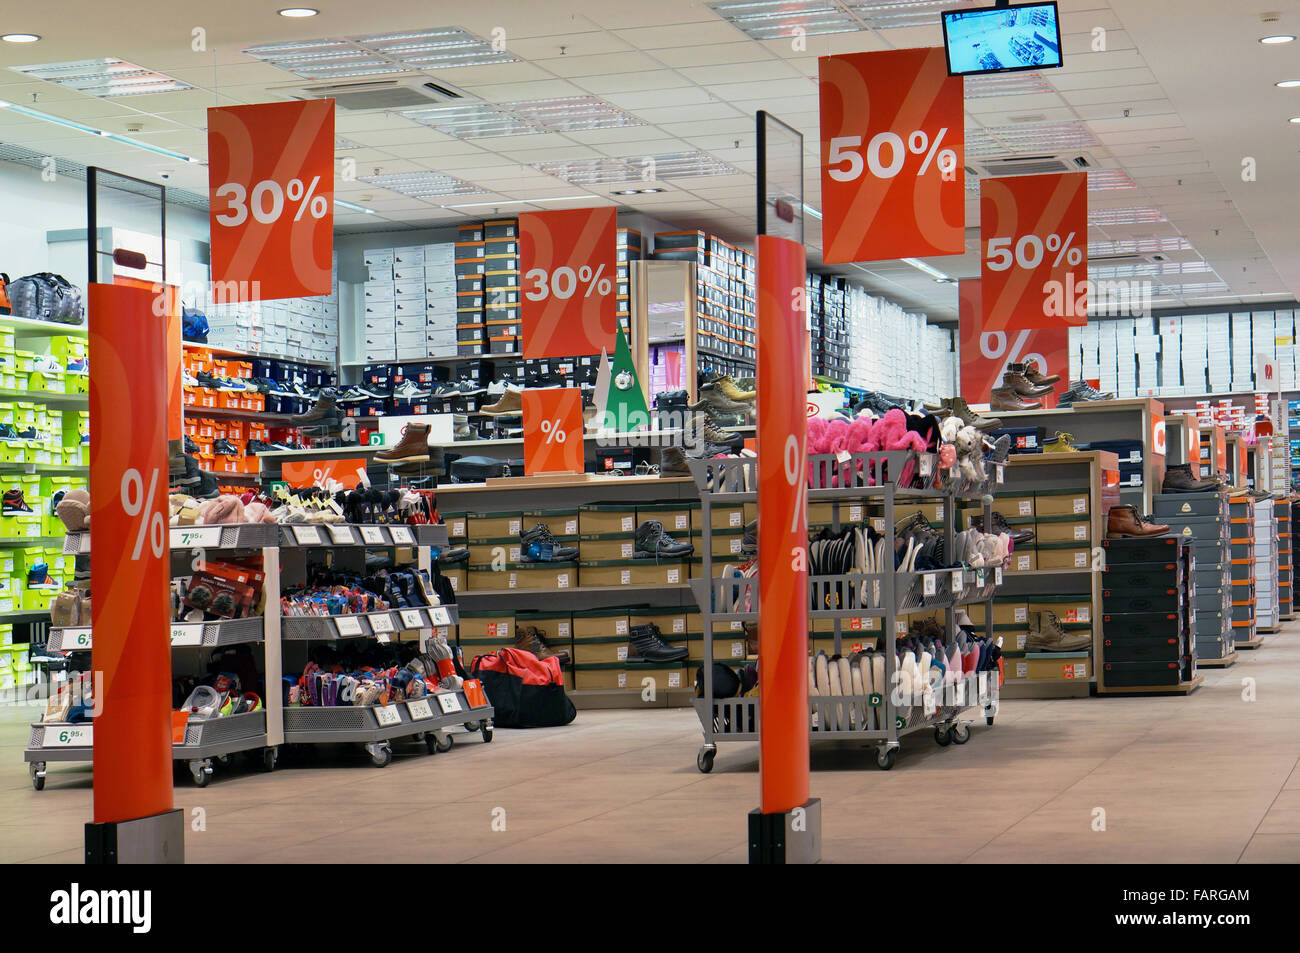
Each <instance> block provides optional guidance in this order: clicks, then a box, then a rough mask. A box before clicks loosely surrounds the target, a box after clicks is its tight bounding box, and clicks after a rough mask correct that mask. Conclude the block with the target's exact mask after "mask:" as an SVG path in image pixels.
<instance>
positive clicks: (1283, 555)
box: [1273, 500, 1294, 620]
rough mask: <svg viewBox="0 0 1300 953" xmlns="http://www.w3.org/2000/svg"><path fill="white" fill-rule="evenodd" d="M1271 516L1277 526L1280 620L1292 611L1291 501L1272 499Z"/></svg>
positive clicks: (1278, 605)
mask: <svg viewBox="0 0 1300 953" xmlns="http://www.w3.org/2000/svg"><path fill="white" fill-rule="evenodd" d="M1273 518H1274V519H1275V520H1276V526H1277V608H1278V613H1279V615H1278V618H1279V620H1280V619H1286V618H1289V617H1290V616H1291V615H1292V614H1293V611H1294V610H1293V607H1292V599H1293V596H1292V592H1291V590H1292V579H1293V578H1294V577H1293V575H1292V573H1293V565H1292V562H1291V501H1290V500H1274V501H1273Z"/></svg>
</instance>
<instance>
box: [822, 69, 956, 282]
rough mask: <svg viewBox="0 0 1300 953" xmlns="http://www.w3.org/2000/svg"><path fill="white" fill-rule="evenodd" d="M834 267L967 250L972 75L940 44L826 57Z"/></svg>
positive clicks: (825, 147)
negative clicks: (951, 71)
mask: <svg viewBox="0 0 1300 953" xmlns="http://www.w3.org/2000/svg"><path fill="white" fill-rule="evenodd" d="M818 78H819V81H820V83H819V98H820V106H821V183H822V235H823V243H824V252H823V254H822V259H823V261H824V262H825V263H826V264H832V263H843V262H851V261H881V260H885V259H895V258H908V257H925V256H929V255H960V254H961V253H962V252H963V251H965V248H966V174H965V171H964V164H965V158H964V156H965V138H966V132H965V130H966V120H965V113H964V111H963V105H962V89H963V87H962V78H961V77H960V76H949V75H948V66H947V62H946V60H945V58H944V52H943V49H942V48H940V47H933V48H925V49H914V50H886V51H880V52H874V53H850V54H847V55H844V56H823V57H821V59H820V60H819V61H818Z"/></svg>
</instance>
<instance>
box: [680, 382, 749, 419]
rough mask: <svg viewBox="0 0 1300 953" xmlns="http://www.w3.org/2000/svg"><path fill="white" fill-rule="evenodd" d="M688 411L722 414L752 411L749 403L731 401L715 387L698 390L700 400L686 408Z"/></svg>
mask: <svg viewBox="0 0 1300 953" xmlns="http://www.w3.org/2000/svg"><path fill="white" fill-rule="evenodd" d="M687 409H688V410H695V411H707V412H717V413H723V414H742V413H747V412H748V411H751V410H753V409H754V405H753V404H752V403H751V402H749V401H743V400H732V399H731V398H730V397H728V396H727V395H726V394H724V393H723V392H722V391H721V390H719V389H717V388H715V387H704V388H701V389H700V399H699V400H697V401H696V402H695V403H693V404H690V405H688V406H687Z"/></svg>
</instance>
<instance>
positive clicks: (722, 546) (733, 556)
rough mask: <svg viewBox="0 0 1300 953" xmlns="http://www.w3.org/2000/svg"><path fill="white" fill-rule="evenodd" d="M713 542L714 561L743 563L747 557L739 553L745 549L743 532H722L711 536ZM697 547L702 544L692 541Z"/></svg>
mask: <svg viewBox="0 0 1300 953" xmlns="http://www.w3.org/2000/svg"><path fill="white" fill-rule="evenodd" d="M711 537H712V540H713V558H714V560H715V561H717V560H724V561H730V562H733V563H738V562H744V561H745V560H746V559H747V558H748V557H745V556H742V555H741V553H740V551H741V550H742V549H744V547H745V533H744V531H743V530H734V531H723V530H719V531H718V532H715V533H712V534H711ZM693 542H695V544H696V545H697V546H699V545H701V544H702V542H703V541H702V540H693Z"/></svg>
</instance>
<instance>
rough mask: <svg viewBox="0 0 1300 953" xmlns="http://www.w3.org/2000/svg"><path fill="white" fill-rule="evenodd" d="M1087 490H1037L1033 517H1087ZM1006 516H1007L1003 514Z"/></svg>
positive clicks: (1082, 488)
mask: <svg viewBox="0 0 1300 953" xmlns="http://www.w3.org/2000/svg"><path fill="white" fill-rule="evenodd" d="M1088 513H1089V503H1088V490H1087V488H1084V487H1081V488H1079V489H1077V490H1038V491H1036V492H1035V493H1034V515H1035V516H1087V515H1088ZM1003 515H1004V516H1006V515H1007V514H1005V513H1004V514H1003Z"/></svg>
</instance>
